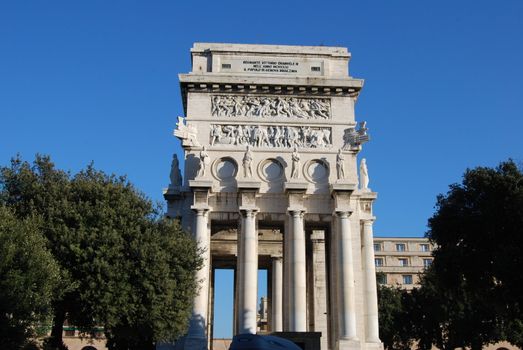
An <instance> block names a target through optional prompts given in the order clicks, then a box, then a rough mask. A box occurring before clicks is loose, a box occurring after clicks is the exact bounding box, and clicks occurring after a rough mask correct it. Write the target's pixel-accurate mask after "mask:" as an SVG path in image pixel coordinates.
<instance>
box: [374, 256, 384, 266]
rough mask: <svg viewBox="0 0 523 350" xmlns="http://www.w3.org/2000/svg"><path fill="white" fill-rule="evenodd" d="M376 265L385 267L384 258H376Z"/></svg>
mask: <svg viewBox="0 0 523 350" xmlns="http://www.w3.org/2000/svg"><path fill="white" fill-rule="evenodd" d="M374 265H376V266H377V267H381V266H383V258H375V259H374Z"/></svg>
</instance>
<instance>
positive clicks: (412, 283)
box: [374, 237, 434, 289]
mask: <svg viewBox="0 0 523 350" xmlns="http://www.w3.org/2000/svg"><path fill="white" fill-rule="evenodd" d="M433 249H434V245H433V244H432V243H430V242H429V240H428V239H427V238H413V237H390V238H389V237H387V238H382V237H375V238H374V263H375V266H376V272H377V273H378V276H377V278H378V283H380V284H384V285H387V286H390V287H401V288H403V289H412V288H414V287H419V284H418V283H419V278H420V274H421V273H422V272H423V270H424V269H425V268H427V267H429V266H430V264H432V250H433Z"/></svg>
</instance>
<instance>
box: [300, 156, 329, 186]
mask: <svg viewBox="0 0 523 350" xmlns="http://www.w3.org/2000/svg"><path fill="white" fill-rule="evenodd" d="M304 170H305V171H304V173H305V178H306V179H307V180H308V181H310V182H313V183H325V182H327V181H328V180H329V165H328V164H327V163H326V162H325V161H323V160H321V159H313V160H310V161H308V162H307V163H306V164H305V166H304Z"/></svg>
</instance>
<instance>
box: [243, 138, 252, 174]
mask: <svg viewBox="0 0 523 350" xmlns="http://www.w3.org/2000/svg"><path fill="white" fill-rule="evenodd" d="M243 176H244V177H246V178H251V177H252V152H251V146H249V145H247V150H246V151H245V155H244V156H243Z"/></svg>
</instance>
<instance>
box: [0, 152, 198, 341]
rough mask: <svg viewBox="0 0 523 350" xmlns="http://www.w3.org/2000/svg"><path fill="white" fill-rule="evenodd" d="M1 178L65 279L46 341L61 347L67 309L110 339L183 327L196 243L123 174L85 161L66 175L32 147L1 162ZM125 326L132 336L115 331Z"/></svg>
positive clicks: (165, 335)
mask: <svg viewBox="0 0 523 350" xmlns="http://www.w3.org/2000/svg"><path fill="white" fill-rule="evenodd" d="M0 185H1V192H0V200H1V201H2V202H3V203H4V204H5V205H7V206H9V207H11V208H12V210H13V212H14V213H15V214H16V215H17V216H18V217H20V218H26V217H30V216H32V215H35V214H38V215H39V216H40V217H41V218H42V224H41V229H42V231H43V233H44V235H45V237H46V238H47V240H48V248H49V249H50V250H51V252H52V254H53V256H54V257H55V259H56V260H57V261H58V263H59V266H60V271H61V277H62V280H63V281H65V284H66V286H67V287H66V288H64V290H63V293H62V296H61V297H60V298H56V299H55V300H54V301H53V308H54V320H53V330H52V334H51V335H52V337H51V341H50V343H49V345H50V346H51V347H63V345H62V344H61V334H62V325H63V323H64V320H65V319H66V318H67V319H68V320H69V322H70V323H72V324H75V325H76V326H78V327H80V328H81V329H84V330H86V332H88V330H90V329H93V328H94V326H100V325H101V326H104V327H105V330H106V333H107V336H108V339H109V340H110V344H111V346H112V348H114V349H131V348H133V346H134V345H133V344H135V343H140V346H139V348H143V349H146V348H147V346H152V344H154V342H155V341H157V340H164V339H174V338H176V337H178V336H179V335H180V334H181V333H182V332H183V329H184V326H185V324H186V320H187V318H188V316H189V312H190V306H191V300H192V296H193V294H194V292H195V290H196V287H197V286H196V281H195V279H194V273H195V271H196V269H197V268H198V266H199V264H200V263H201V261H200V258H199V255H198V251H197V247H196V244H195V243H194V242H193V240H191V239H190V237H189V236H188V235H187V234H185V233H184V232H183V231H182V230H181V228H180V227H179V225H178V224H177V223H174V222H170V221H168V220H167V219H162V218H161V216H160V215H159V210H158V209H157V208H155V206H154V205H153V204H152V202H151V201H150V200H148V199H147V198H145V197H144V195H143V194H141V193H140V192H138V191H137V190H136V189H135V188H134V187H133V186H132V185H131V184H130V183H129V182H128V181H127V180H126V179H125V178H124V177H117V176H114V175H107V174H105V173H103V172H101V171H98V170H96V169H94V167H93V166H92V165H89V166H88V167H87V168H86V169H85V170H82V171H80V172H79V173H77V174H75V175H71V174H70V173H67V172H64V171H61V170H59V169H56V168H55V166H54V164H53V163H52V162H51V160H50V158H49V157H44V156H37V157H36V159H35V161H34V163H33V164H32V165H31V164H29V163H28V162H24V161H22V160H21V159H19V158H15V159H13V160H12V162H11V165H10V166H9V167H3V168H1V169H0ZM125 332H129V334H132V335H133V336H134V338H133V339H131V341H130V342H128V343H127V344H124V343H123V342H121V341H118V339H119V338H121V337H120V336H119V334H123V333H125ZM133 342H134V343H133Z"/></svg>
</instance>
